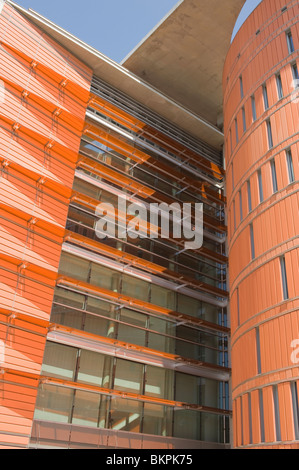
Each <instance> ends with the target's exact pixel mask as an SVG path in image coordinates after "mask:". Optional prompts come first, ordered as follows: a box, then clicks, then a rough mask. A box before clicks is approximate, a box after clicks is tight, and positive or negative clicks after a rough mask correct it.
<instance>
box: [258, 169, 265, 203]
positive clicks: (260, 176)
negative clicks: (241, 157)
mask: <svg viewBox="0 0 299 470" xmlns="http://www.w3.org/2000/svg"><path fill="white" fill-rule="evenodd" d="M257 178H258V185H259V196H260V202H263V200H264V191H263V179H262V170H258V172H257Z"/></svg>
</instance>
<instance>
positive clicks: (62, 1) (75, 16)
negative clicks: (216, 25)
mask: <svg viewBox="0 0 299 470" xmlns="http://www.w3.org/2000/svg"><path fill="white" fill-rule="evenodd" d="M15 1H16V3H17V4H19V5H21V6H22V7H24V8H26V9H28V8H32V9H33V10H36V11H37V12H38V13H40V14H41V15H43V16H45V17H46V18H48V19H49V20H51V21H53V22H54V23H56V24H57V25H59V26H61V27H62V28H64V29H66V30H67V31H69V32H70V33H72V34H74V35H75V36H76V37H78V38H80V39H81V40H82V41H84V42H86V43H87V44H89V45H91V46H93V47H94V48H95V49H97V50H99V51H100V52H102V53H103V54H105V55H107V56H108V57H110V59H113V60H115V61H116V62H119V63H120V62H121V61H122V59H124V58H125V57H126V56H127V54H129V53H130V52H131V50H132V49H134V47H135V46H136V45H137V44H138V43H139V42H140V41H141V40H142V39H143V38H144V36H146V35H147V34H148V33H149V32H150V31H151V30H152V29H153V28H154V27H155V26H156V24H157V23H159V21H160V20H161V19H162V18H163V17H164V16H165V15H166V14H167V13H168V12H169V11H170V10H171V9H172V8H173V7H174V6H175V5H176V4H177V3H178V0H84V1H82V0H51V1H49V0H15ZM198 1H200V0H198ZM219 1H221V0H219ZM258 3H260V0H247V2H246V4H245V7H244V8H243V11H242V14H241V18H240V20H239V22H238V25H239V24H240V23H241V22H242V21H244V19H245V18H246V17H247V16H248V14H249V13H250V12H251V11H252V10H253V9H254V8H255V7H256V6H257V4H258Z"/></svg>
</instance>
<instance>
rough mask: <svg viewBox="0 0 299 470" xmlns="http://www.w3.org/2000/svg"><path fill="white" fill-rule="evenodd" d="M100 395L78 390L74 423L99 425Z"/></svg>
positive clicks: (75, 400)
mask: <svg viewBox="0 0 299 470" xmlns="http://www.w3.org/2000/svg"><path fill="white" fill-rule="evenodd" d="M99 406H100V395H98V394H96V393H89V392H82V391H80V390H76V392H75V399H74V409H73V417H72V424H79V425H81V426H93V427H97V424H98V418H99Z"/></svg>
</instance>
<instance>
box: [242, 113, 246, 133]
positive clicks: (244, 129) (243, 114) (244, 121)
mask: <svg viewBox="0 0 299 470" xmlns="http://www.w3.org/2000/svg"><path fill="white" fill-rule="evenodd" d="M242 119H243V131H244V132H246V114H245V108H242Z"/></svg>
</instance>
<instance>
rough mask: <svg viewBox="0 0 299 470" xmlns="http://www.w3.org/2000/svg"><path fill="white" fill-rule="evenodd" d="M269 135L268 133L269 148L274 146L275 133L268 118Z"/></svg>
mask: <svg viewBox="0 0 299 470" xmlns="http://www.w3.org/2000/svg"><path fill="white" fill-rule="evenodd" d="M266 124H267V135H268V146H269V149H272V148H273V135H272V127H271V121H270V119H268V121H267V123H266Z"/></svg>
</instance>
